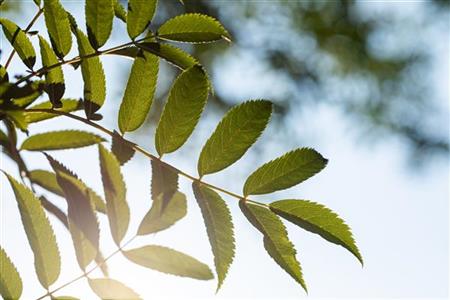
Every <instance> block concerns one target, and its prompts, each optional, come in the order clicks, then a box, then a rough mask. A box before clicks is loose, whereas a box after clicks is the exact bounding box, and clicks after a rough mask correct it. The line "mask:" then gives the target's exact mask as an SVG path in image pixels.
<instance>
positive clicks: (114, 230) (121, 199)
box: [98, 145, 130, 246]
mask: <svg viewBox="0 0 450 300" xmlns="http://www.w3.org/2000/svg"><path fill="white" fill-rule="evenodd" d="M98 152H99V156H100V171H101V174H102V182H103V189H104V191H105V199H106V211H107V215H108V220H109V225H110V228H111V234H112V236H113V239H114V241H115V242H116V244H117V245H118V246H120V242H121V241H122V239H123V237H124V236H125V234H126V232H127V229H128V224H129V222H130V209H129V208H128V204H127V201H126V187H125V182H124V181H123V177H122V173H121V172H120V164H119V162H118V161H117V159H116V157H115V156H114V154H112V153H111V152H109V151H108V150H106V148H105V147H103V146H102V145H98Z"/></svg>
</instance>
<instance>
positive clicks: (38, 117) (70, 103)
mask: <svg viewBox="0 0 450 300" xmlns="http://www.w3.org/2000/svg"><path fill="white" fill-rule="evenodd" d="M61 104H62V107H61V108H59V109H58V110H59V111H63V112H73V111H77V110H80V109H82V108H83V106H82V102H80V101H78V100H75V99H61ZM52 107H53V104H52V103H51V102H50V101H45V102H42V103H39V104H36V105H33V106H31V107H30V109H51V108H52ZM59 116H60V115H57V114H52V113H46V112H32V111H28V112H26V119H27V121H28V123H36V122H40V121H44V120H48V119H52V118H55V117H59Z"/></svg>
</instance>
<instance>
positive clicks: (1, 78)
mask: <svg viewBox="0 0 450 300" xmlns="http://www.w3.org/2000/svg"><path fill="white" fill-rule="evenodd" d="M8 81H9V76H8V71H6V69H5V67H4V66H2V65H0V84H1V83H4V82H8Z"/></svg>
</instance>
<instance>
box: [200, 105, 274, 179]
mask: <svg viewBox="0 0 450 300" xmlns="http://www.w3.org/2000/svg"><path fill="white" fill-rule="evenodd" d="M271 113H272V104H271V103H270V102H269V101H265V100H257V101H248V102H244V103H242V104H240V105H238V106H235V107H233V108H232V109H231V110H230V111H229V112H228V113H227V114H226V115H225V117H224V118H223V119H222V121H220V123H219V125H218V126H217V128H216V130H215V131H214V133H213V134H212V135H211V137H210V138H209V139H208V141H207V142H206V144H205V146H203V149H202V152H201V154H200V158H199V159H198V167H197V168H198V173H199V174H200V176H203V175H205V174H210V173H215V172H218V171H220V170H223V169H225V168H226V167H228V166H230V165H231V164H233V163H234V162H236V161H237V160H239V159H240V158H241V157H242V156H243V155H244V154H245V152H247V150H248V149H249V148H250V147H251V146H252V145H253V143H255V142H256V140H257V139H258V137H259V136H260V135H261V133H262V132H263V131H264V129H265V128H266V125H267V123H268V122H269V118H270V115H271Z"/></svg>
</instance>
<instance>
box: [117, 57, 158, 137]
mask: <svg viewBox="0 0 450 300" xmlns="http://www.w3.org/2000/svg"><path fill="white" fill-rule="evenodd" d="M158 69H159V59H158V57H157V56H155V55H153V54H150V53H147V52H143V51H141V52H140V53H139V54H138V55H137V56H136V58H135V59H134V63H133V66H132V67H131V73H130V77H129V78H128V83H127V87H126V89H125V94H124V96H123V99H122V103H121V105H120V110H119V128H120V131H121V132H122V133H125V132H127V131H134V130H136V129H138V128H139V127H140V126H141V125H142V124H143V123H144V121H145V119H146V118H147V115H148V112H149V111H150V107H151V105H152V102H153V97H154V95H155V90H156V82H157V79H158Z"/></svg>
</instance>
